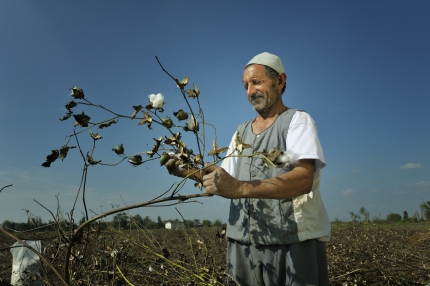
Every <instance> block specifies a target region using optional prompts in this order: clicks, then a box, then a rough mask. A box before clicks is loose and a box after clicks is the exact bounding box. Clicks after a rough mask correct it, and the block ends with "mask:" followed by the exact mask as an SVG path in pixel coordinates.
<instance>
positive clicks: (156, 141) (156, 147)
mask: <svg viewBox="0 0 430 286" xmlns="http://www.w3.org/2000/svg"><path fill="white" fill-rule="evenodd" d="M153 139H154V140H155V144H154V146H152V149H151V150H150V151H147V152H146V154H148V155H149V157H150V158H152V157H153V156H154V154H156V153H157V152H158V148H160V145H161V141H162V140H163V137H162V136H160V137H158V139H155V138H153Z"/></svg>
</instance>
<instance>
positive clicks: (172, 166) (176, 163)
mask: <svg viewBox="0 0 430 286" xmlns="http://www.w3.org/2000/svg"><path fill="white" fill-rule="evenodd" d="M169 156H170V159H169V161H167V163H166V164H165V166H166V168H167V171H169V174H170V175H173V176H176V177H181V178H184V177H186V175H185V176H184V174H183V169H182V168H181V167H180V166H181V165H183V164H184V162H182V160H180V159H178V158H176V157H175V155H173V154H169Z"/></svg>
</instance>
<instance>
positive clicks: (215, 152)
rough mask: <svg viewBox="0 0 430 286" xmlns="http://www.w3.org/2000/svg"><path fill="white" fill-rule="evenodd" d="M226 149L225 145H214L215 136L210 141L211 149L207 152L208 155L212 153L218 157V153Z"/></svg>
mask: <svg viewBox="0 0 430 286" xmlns="http://www.w3.org/2000/svg"><path fill="white" fill-rule="evenodd" d="M227 150H228V148H227V147H221V148H218V146H217V145H216V137H215V138H214V141H213V142H212V150H211V151H209V153H208V155H212V156H214V155H215V156H217V157H218V158H220V157H219V154H221V153H222V152H225V151H227Z"/></svg>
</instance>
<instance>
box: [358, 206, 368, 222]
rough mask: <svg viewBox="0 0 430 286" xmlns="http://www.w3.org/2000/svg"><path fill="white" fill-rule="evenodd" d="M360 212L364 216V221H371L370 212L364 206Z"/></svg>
mask: <svg viewBox="0 0 430 286" xmlns="http://www.w3.org/2000/svg"><path fill="white" fill-rule="evenodd" d="M359 213H360V214H361V215H362V216H363V219H364V221H370V213H369V212H368V211H366V209H365V208H364V207H361V208H360V210H359Z"/></svg>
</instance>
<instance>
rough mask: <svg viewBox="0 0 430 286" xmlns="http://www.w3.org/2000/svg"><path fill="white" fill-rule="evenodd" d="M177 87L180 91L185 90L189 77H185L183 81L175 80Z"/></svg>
mask: <svg viewBox="0 0 430 286" xmlns="http://www.w3.org/2000/svg"><path fill="white" fill-rule="evenodd" d="M175 81H176V84H177V87H178V88H180V89H184V87H185V86H186V85H187V84H188V77H184V78H183V79H182V80H181V81H179V80H177V79H175Z"/></svg>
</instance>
